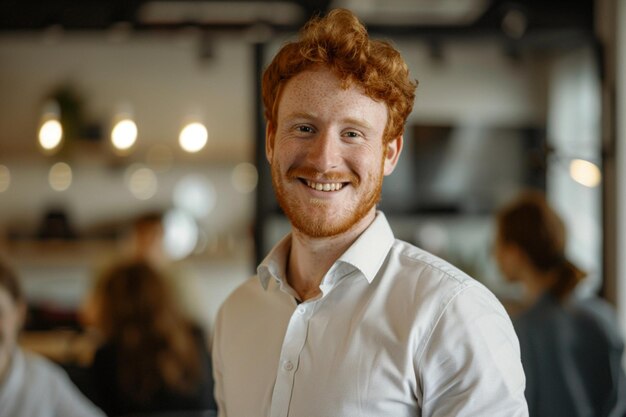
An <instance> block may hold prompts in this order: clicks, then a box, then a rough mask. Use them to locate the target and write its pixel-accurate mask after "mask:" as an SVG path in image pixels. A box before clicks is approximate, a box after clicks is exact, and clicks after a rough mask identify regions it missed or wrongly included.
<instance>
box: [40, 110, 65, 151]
mask: <svg viewBox="0 0 626 417" xmlns="http://www.w3.org/2000/svg"><path fill="white" fill-rule="evenodd" d="M60 115H61V111H60V108H59V104H58V103H57V102H56V101H49V102H47V103H46V104H45V106H44V111H43V115H42V117H41V126H40V127H39V135H38V136H39V145H40V146H41V148H42V149H43V150H44V152H46V153H53V152H54V151H56V150H57V149H58V148H59V147H60V145H61V141H62V140H63V126H62V125H61V122H60V121H59V119H60Z"/></svg>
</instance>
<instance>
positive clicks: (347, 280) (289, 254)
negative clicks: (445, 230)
mask: <svg viewBox="0 0 626 417" xmlns="http://www.w3.org/2000/svg"><path fill="white" fill-rule="evenodd" d="M415 88H416V83H415V82H414V81H412V80H411V79H410V78H409V74H408V68H407V65H406V63H405V62H404V60H403V58H402V57H401V55H400V54H399V52H398V51H397V50H396V49H394V48H393V47H392V46H391V45H390V44H389V43H387V42H382V41H376V40H370V39H369V37H368V34H367V31H366V29H365V27H364V26H363V25H362V24H361V22H359V20H358V19H357V18H356V17H355V16H354V15H353V14H352V13H351V12H350V11H348V10H344V9H338V10H333V11H331V12H330V13H329V14H328V15H327V16H325V17H323V18H321V17H320V18H317V17H316V18H313V19H312V20H311V21H310V22H309V23H308V24H307V25H306V26H305V27H304V29H303V31H302V32H301V33H300V37H299V38H298V39H297V40H296V41H293V42H290V43H287V44H286V45H284V46H283V47H282V49H281V50H280V51H279V52H278V54H277V55H276V57H275V58H274V60H273V61H272V63H271V64H270V65H269V67H268V68H267V69H266V71H265V73H264V75H263V86H262V89H263V100H264V105H265V116H266V119H267V125H266V144H265V145H266V155H267V159H268V161H269V163H270V167H271V173H272V181H273V185H274V190H275V192H276V195H277V199H278V201H279V203H280V206H281V207H282V209H283V211H284V212H285V213H286V215H287V217H288V219H289V221H290V223H291V225H292V232H291V233H290V234H288V235H287V236H286V237H285V238H284V239H283V240H282V241H280V242H279V243H278V244H277V245H276V246H275V247H274V248H273V249H272V251H271V252H270V254H269V255H268V256H267V257H266V259H265V260H264V261H263V262H262V263H261V265H260V266H259V267H258V269H257V276H256V277H253V278H252V279H250V280H249V281H247V282H246V283H244V284H243V285H242V286H240V287H239V288H238V289H236V290H235V291H234V292H233V293H232V294H231V295H230V296H229V297H228V299H227V300H226V301H225V303H224V304H223V305H222V307H221V309H220V312H219V313H218V318H217V321H216V325H215V339H214V345H213V357H214V370H215V378H216V390H215V392H216V399H217V402H218V408H219V412H220V416H229V417H254V416H273V417H275V416H287V415H289V416H298V417H300V416H301V417H328V416H357V415H358V416H361V417H366V416H370V417H381V416H397V417H399V416H422V417H434V416H455V417H469V416H471V417H476V416H489V417H518V416H519V417H522V416H527V415H528V411H527V407H526V401H525V399H524V374H523V369H522V365H521V362H520V353H519V345H518V341H517V338H516V336H515V332H514V330H513V326H512V324H511V321H510V319H509V317H508V315H507V313H506V311H505V310H504V308H503V307H502V305H501V304H500V303H499V302H498V300H497V299H496V298H495V296H494V295H493V294H492V293H490V292H489V291H488V290H487V289H486V288H485V287H484V286H483V285H481V284H480V283H478V282H477V281H475V280H473V279H472V278H470V277H469V276H467V275H466V274H464V273H463V272H461V271H460V270H458V269H457V268H455V267H453V266H452V265H450V264H448V263H446V262H444V261H442V260H441V259H439V258H436V257H435V256H433V255H432V254H430V253H427V252H425V251H423V250H421V249H418V248H416V247H414V246H412V245H410V244H408V243H406V242H403V241H400V240H397V239H395V238H394V235H393V233H392V230H391V228H390V226H389V224H388V222H387V220H386V218H385V215H384V214H383V213H382V212H380V211H377V210H376V204H377V202H378V201H379V199H380V193H381V186H382V181H383V177H384V176H385V175H389V174H391V173H392V171H393V170H394V168H395V166H396V164H397V161H398V158H399V155H400V152H401V150H402V144H403V137H402V134H403V130H404V124H405V121H406V118H407V117H408V115H409V113H410V112H411V109H412V106H413V100H414V94H415Z"/></svg>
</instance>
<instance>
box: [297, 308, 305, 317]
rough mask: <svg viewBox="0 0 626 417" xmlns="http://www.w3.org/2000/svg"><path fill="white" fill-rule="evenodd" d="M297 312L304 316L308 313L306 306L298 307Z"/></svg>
mask: <svg viewBox="0 0 626 417" xmlns="http://www.w3.org/2000/svg"><path fill="white" fill-rule="evenodd" d="M296 312H297V313H298V314H300V315H301V316H302V315H303V314H304V313H306V308H305V307H302V306H300V307H298V308H297V309H296Z"/></svg>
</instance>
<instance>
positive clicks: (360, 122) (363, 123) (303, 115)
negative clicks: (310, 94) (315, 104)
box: [286, 112, 372, 130]
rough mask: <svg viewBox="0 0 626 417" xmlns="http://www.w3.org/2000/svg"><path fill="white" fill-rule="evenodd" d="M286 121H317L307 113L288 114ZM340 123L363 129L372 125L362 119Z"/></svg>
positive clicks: (350, 118)
mask: <svg viewBox="0 0 626 417" xmlns="http://www.w3.org/2000/svg"><path fill="white" fill-rule="evenodd" d="M286 119H287V120H293V119H312V120H317V119H318V118H317V117H316V116H314V115H313V114H311V113H307V112H293V113H289V114H288V115H287V116H286ZM341 122H342V123H346V124H350V125H357V126H360V127H362V128H365V129H370V130H371V129H372V125H371V124H369V123H368V122H367V121H366V120H363V119H355V118H353V117H347V118H345V119H342V120H341Z"/></svg>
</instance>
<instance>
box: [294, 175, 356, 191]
mask: <svg viewBox="0 0 626 417" xmlns="http://www.w3.org/2000/svg"><path fill="white" fill-rule="evenodd" d="M300 181H301V182H302V183H304V184H306V186H307V187H309V188H311V189H313V190H316V191H325V192H330V191H339V190H341V189H342V188H343V186H344V185H345V184H347V183H343V182H323V183H322V182H315V181H311V180H306V179H303V178H300Z"/></svg>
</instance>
